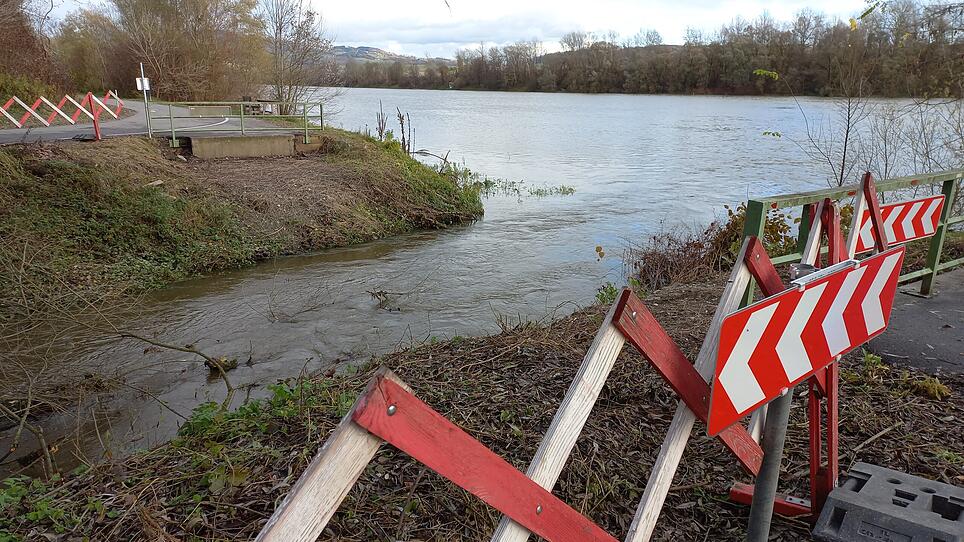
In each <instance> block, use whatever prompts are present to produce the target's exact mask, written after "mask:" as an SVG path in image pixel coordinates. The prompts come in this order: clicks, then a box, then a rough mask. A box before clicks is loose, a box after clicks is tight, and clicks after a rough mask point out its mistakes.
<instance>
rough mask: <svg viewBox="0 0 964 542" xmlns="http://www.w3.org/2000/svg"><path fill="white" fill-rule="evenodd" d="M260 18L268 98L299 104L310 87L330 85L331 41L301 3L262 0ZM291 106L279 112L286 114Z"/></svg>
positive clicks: (333, 72) (317, 17)
mask: <svg viewBox="0 0 964 542" xmlns="http://www.w3.org/2000/svg"><path fill="white" fill-rule="evenodd" d="M260 16H261V19H262V21H263V23H264V31H265V36H266V38H267V40H268V53H269V55H270V62H271V67H270V68H269V72H268V81H267V83H268V86H269V88H270V90H271V98H272V99H273V100H277V101H279V102H301V101H304V100H305V98H306V97H307V96H308V95H309V93H310V89H309V88H308V87H309V86H330V85H333V84H334V83H335V76H336V70H335V68H334V64H333V62H332V61H331V59H329V58H328V52H329V51H330V50H331V47H332V45H331V39H329V38H328V36H327V35H326V33H325V27H324V22H323V20H322V17H321V15H320V14H319V13H317V12H315V11H313V10H312V9H311V6H310V4H309V3H308V2H305V1H304V0H261V4H260ZM291 111H292V109H291V106H290V104H285V105H282V107H281V112H282V113H283V114H289V113H290V112H291Z"/></svg>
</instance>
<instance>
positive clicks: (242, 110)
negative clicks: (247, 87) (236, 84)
mask: <svg viewBox="0 0 964 542" xmlns="http://www.w3.org/2000/svg"><path fill="white" fill-rule="evenodd" d="M238 120H240V121H241V135H244V102H241V112H240V115H238Z"/></svg>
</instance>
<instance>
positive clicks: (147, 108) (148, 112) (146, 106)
mask: <svg viewBox="0 0 964 542" xmlns="http://www.w3.org/2000/svg"><path fill="white" fill-rule="evenodd" d="M137 86H139V87H141V90H143V91H144V117H145V119H146V120H147V137H150V138H153V137H154V130H153V129H152V128H151V101H150V99H149V98H148V97H147V92H148V91H149V90H150V88H149V87H150V84H149V83H148V82H147V77H145V76H144V63H143V62H141V80H140V81H138V85H137Z"/></svg>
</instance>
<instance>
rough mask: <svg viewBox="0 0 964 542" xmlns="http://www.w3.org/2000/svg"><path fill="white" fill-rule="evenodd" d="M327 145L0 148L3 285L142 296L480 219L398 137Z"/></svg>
mask: <svg viewBox="0 0 964 542" xmlns="http://www.w3.org/2000/svg"><path fill="white" fill-rule="evenodd" d="M324 141H325V145H324V146H323V149H322V151H319V152H317V153H311V154H309V155H305V156H300V157H290V158H265V159H248V160H219V161H211V162H204V161H197V160H189V161H187V162H183V161H181V160H179V159H177V158H176V157H175V156H174V155H173V154H171V153H170V152H169V151H168V150H167V149H164V148H162V147H160V146H159V145H157V144H155V143H153V142H150V141H147V140H144V139H136V138H119V139H111V140H108V141H103V142H100V143H97V144H90V143H74V142H65V143H51V144H44V145H27V146H17V147H6V148H0V238H2V240H3V243H2V244H3V248H4V250H3V254H2V257H0V259H2V260H5V261H3V262H0V263H2V264H3V266H2V269H3V270H2V271H0V273H2V275H0V282H2V283H5V284H2V285H3V286H9V285H10V284H11V281H12V280H15V277H14V276H13V275H14V274H20V273H23V272H26V273H27V274H31V275H32V276H34V277H38V276H40V275H41V274H43V275H50V276H51V277H56V278H58V279H60V280H63V281H65V282H66V283H67V284H71V285H77V286H82V287H88V288H99V287H103V286H112V287H113V286H127V287H130V288H133V289H135V290H144V289H151V288H157V287H160V286H163V285H165V284H168V283H171V282H173V281H176V280H180V279H183V278H186V277H191V276H195V275H199V274H203V273H208V272H212V271H217V270H221V269H229V268H236V267H240V266H244V265H248V264H250V263H252V262H256V261H258V260H262V259H265V258H270V257H273V256H278V255H284V254H293V253H300V252H307V251H312V250H317V249H322V248H327V247H333V246H339V245H348V244H352V243H358V242H363V241H368V240H372V239H376V238H380V237H385V236H389V235H393V234H397V233H402V232H407V231H411V230H415V229H418V228H439V227H445V226H448V225H452V224H457V223H461V222H465V221H469V220H472V219H474V218H477V217H478V216H480V215H481V214H482V204H481V201H480V198H479V195H478V188H477V187H475V186H469V185H467V184H466V183H463V182H462V180H461V179H457V178H455V176H454V175H451V174H440V173H438V172H437V171H434V170H433V169H431V168H429V167H426V166H424V165H422V164H420V163H418V162H417V161H415V160H413V159H411V158H409V157H408V156H406V155H405V154H404V153H403V152H402V151H401V150H400V149H399V148H398V145H397V143H379V142H375V141H373V140H371V139H368V138H365V137H362V136H360V135H357V134H353V133H349V132H343V131H339V130H330V131H329V132H328V133H327V134H326V135H325V136H324ZM24 262H26V263H24ZM21 265H26V269H23V268H21Z"/></svg>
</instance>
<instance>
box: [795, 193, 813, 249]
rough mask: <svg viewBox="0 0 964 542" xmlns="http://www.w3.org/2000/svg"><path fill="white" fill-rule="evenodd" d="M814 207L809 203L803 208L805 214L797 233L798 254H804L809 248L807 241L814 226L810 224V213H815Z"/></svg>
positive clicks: (801, 217) (801, 218)
mask: <svg viewBox="0 0 964 542" xmlns="http://www.w3.org/2000/svg"><path fill="white" fill-rule="evenodd" d="M813 208H814V205H813V204H812V203H808V204H806V205H804V206H803V213H802V214H801V215H800V228H799V230H798V232H797V252H799V253H800V254H803V250H804V249H805V248H806V247H807V239H809V238H810V228H811V226H812V224H811V223H810V213H811V212H813Z"/></svg>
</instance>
